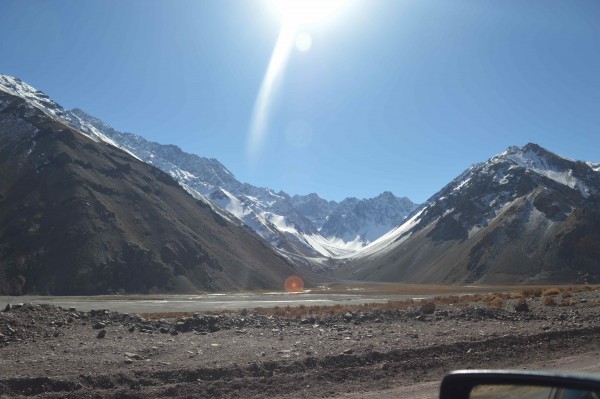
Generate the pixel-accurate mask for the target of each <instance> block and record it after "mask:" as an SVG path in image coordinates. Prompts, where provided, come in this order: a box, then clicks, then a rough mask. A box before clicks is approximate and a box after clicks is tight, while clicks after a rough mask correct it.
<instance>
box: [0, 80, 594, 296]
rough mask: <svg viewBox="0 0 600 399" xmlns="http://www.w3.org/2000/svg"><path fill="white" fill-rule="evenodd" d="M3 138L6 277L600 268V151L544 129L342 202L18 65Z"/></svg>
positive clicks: (106, 287) (588, 272) (211, 279)
mask: <svg viewBox="0 0 600 399" xmlns="http://www.w3.org/2000/svg"><path fill="white" fill-rule="evenodd" d="M0 140H1V141H0V204H2V206H1V207H0V293H7V292H12V293H21V292H38V293H84V292H85V293H106V292H109V291H123V292H149V291H152V290H159V291H160V290H180V291H185V290H186V289H187V290H191V289H196V288H198V289H207V290H220V289H244V288H257V287H258V288H259V287H276V286H278V284H279V286H280V284H281V279H282V278H284V276H286V275H289V274H291V273H300V274H302V273H305V274H304V275H305V276H307V277H308V278H309V280H310V278H311V274H310V272H308V271H307V270H312V271H321V272H324V273H327V274H332V275H333V276H335V277H337V278H344V279H358V280H372V281H403V282H420V283H468V284H473V283H490V284H493V283H521V282H523V283H524V282H529V283H538V282H539V283H545V282H598V281H600V165H599V164H596V163H593V162H582V161H574V160H569V159H566V158H563V157H560V156H559V155H556V154H554V153H552V152H550V151H547V150H545V149H544V148H542V147H540V146H538V145H536V144H527V145H525V146H524V147H510V148H509V149H507V150H506V151H504V152H502V153H501V154H499V155H497V156H495V157H493V158H491V159H490V160H488V161H487V162H484V163H481V164H476V165H473V166H472V167H470V168H469V169H467V170H466V171H465V172H464V173H462V174H461V175H460V176H458V177H457V178H456V179H454V180H453V181H452V182H450V183H449V184H448V185H447V186H446V187H444V188H443V189H442V190H441V191H440V192H438V193H437V194H435V195H434V196H433V197H431V198H430V199H429V200H428V201H427V202H426V203H424V204H421V205H418V204H414V203H412V202H411V201H410V200H409V199H407V198H399V197H396V196H394V195H393V194H392V193H390V192H384V193H382V194H381V195H379V196H377V197H375V198H371V199H356V198H347V199H345V200H343V201H341V202H339V203H338V202H335V201H327V200H325V199H323V198H320V197H319V196H318V195H317V194H309V195H288V194H287V193H284V192H277V193H276V192H274V191H273V190H269V189H268V188H260V187H255V186H252V185H250V184H247V183H242V182H239V181H238V180H237V179H236V178H235V177H234V175H233V174H232V173H231V172H230V171H229V170H227V168H225V167H224V166H223V165H222V164H221V163H220V162H219V161H217V160H215V159H208V158H203V157H200V156H197V155H193V154H188V153H185V152H184V151H182V150H181V149H180V148H179V147H177V146H174V145H164V144H158V143H154V142H151V141H148V140H145V139H144V138H142V137H141V136H138V135H135V134H131V133H123V132H118V131H116V130H114V129H112V128H111V127H110V126H108V125H107V124H105V123H104V122H102V121H101V120H99V119H97V118H95V117H93V116H91V115H88V114H86V113H85V112H83V111H81V110H79V109H74V110H71V111H68V110H65V109H63V108H62V107H61V106H59V105H58V104H56V103H55V102H54V101H52V100H51V99H50V98H49V97H48V96H46V95H45V94H44V93H42V92H40V91H37V90H36V89H34V88H33V87H31V86H29V85H27V84H26V83H24V82H22V81H20V80H18V79H15V78H11V77H8V76H4V75H0ZM182 189H183V190H185V191H187V194H186V193H185V192H184V191H183V190H182ZM251 232H252V233H256V234H258V236H260V238H259V237H257V236H256V235H255V234H251ZM261 238H262V239H261ZM273 250H274V251H273Z"/></svg>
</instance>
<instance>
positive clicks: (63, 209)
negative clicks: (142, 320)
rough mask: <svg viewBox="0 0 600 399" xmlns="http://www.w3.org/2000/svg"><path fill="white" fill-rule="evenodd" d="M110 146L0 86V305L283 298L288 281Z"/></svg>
mask: <svg viewBox="0 0 600 399" xmlns="http://www.w3.org/2000/svg"><path fill="white" fill-rule="evenodd" d="M77 126H79V128H77ZM117 146H118V144H116V143H114V142H113V143H112V144H111V139H110V138H108V137H106V136H104V135H103V134H102V133H101V132H99V131H98V130H96V129H95V128H93V126H90V125H86V124H84V123H83V122H82V121H81V120H78V119H77V118H76V117H75V116H74V115H73V114H70V113H65V111H64V110H62V108H60V107H59V106H57V105H56V104H55V103H53V102H52V101H51V100H49V99H48V98H47V97H45V96H44V95H43V93H40V92H37V91H35V89H33V88H31V86H28V85H26V84H25V83H23V82H21V81H19V80H16V79H12V78H8V77H4V76H2V77H1V78H0V295H3V294H22V293H39V294H57V295H58V294H106V293H110V292H139V293H148V292H154V291H187V292H189V291H194V290H211V291H214V290H236V289H281V287H282V285H283V281H284V280H285V278H286V277H288V276H290V275H293V274H298V270H296V269H295V268H294V267H293V266H292V265H291V264H290V263H289V262H288V261H287V260H286V259H285V258H283V257H282V256H281V255H279V254H277V253H276V252H274V251H273V250H272V249H271V248H270V247H269V246H268V245H267V244H265V243H264V241H262V240H261V239H260V238H259V237H257V236H255V235H254V234H252V233H251V232H249V231H248V230H247V229H246V228H245V227H243V226H240V225H238V224H234V223H231V222H230V221H228V220H227V219H226V218H224V217H223V216H221V215H220V214H218V213H217V212H215V211H214V210H213V208H212V207H211V205H210V204H208V203H206V202H202V201H199V200H196V199H194V198H193V197H192V196H190V195H189V194H188V193H186V192H185V191H184V190H183V189H182V188H181V186H180V185H179V184H178V182H177V181H175V180H174V179H173V178H172V177H170V176H169V175H167V174H166V173H164V172H162V171H160V170H159V169H157V168H155V167H153V166H151V165H149V164H147V163H144V162H142V161H140V160H138V159H137V158H135V157H134V156H132V155H131V154H129V153H127V152H125V151H123V150H121V149H119V148H117Z"/></svg>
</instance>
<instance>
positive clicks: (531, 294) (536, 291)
mask: <svg viewBox="0 0 600 399" xmlns="http://www.w3.org/2000/svg"><path fill="white" fill-rule="evenodd" d="M542 292H543V291H542V289H541V288H527V289H524V290H523V291H522V292H521V294H523V296H524V297H527V298H537V297H540V296H542Z"/></svg>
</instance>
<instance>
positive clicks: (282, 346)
mask: <svg viewBox="0 0 600 399" xmlns="http://www.w3.org/2000/svg"><path fill="white" fill-rule="evenodd" d="M517 302H518V300H517V299H514V300H505V301H503V302H502V304H501V305H500V306H498V304H496V306H498V307H499V308H498V309H493V308H490V307H489V304H488V303H483V302H476V303H460V304H437V305H436V306H435V309H425V308H423V307H421V306H420V305H415V306H413V307H411V308H407V309H401V310H393V309H388V310H374V311H363V312H346V313H341V314H336V315H327V314H324V315H311V314H306V315H305V316H303V317H297V318H293V319H284V318H278V317H274V316H264V315H258V314H254V313H253V312H252V311H251V310H250V311H248V312H239V313H236V314H222V315H203V314H196V315H194V316H193V317H187V318H184V319H178V320H177V319H172V320H171V319H164V320H151V319H144V318H142V317H140V316H137V315H127V314H121V313H116V312H109V311H103V310H96V311H91V312H80V311H77V310H76V309H63V308H60V307H55V306H50V305H28V304H22V305H16V304H13V306H11V307H9V308H7V309H5V310H4V311H2V312H0V397H2V398H12V397H25V396H27V397H37V398H59V397H60V398H62V397H66V398H148V397H173V398H186V397H190V398H191V397H193V398H202V397H215V398H284V397H285V398H309V397H310V398H313V397H332V398H361V397H365V398H375V397H381V398H384V397H390V398H391V397H395V398H397V397H411V398H416V397H419V398H426V397H431V398H433V397H436V396H437V387H438V384H439V381H440V380H441V378H442V377H443V375H444V374H445V373H447V372H448V371H451V370H454V369H463V368H541V369H548V368H552V369H570V370H573V369H575V370H582V369H583V370H586V371H594V372H596V371H598V370H599V369H600V366H599V365H600V360H599V359H600V292H598V291H589V292H580V293H576V294H572V296H570V297H569V298H568V300H567V301H563V298H561V296H560V295H558V296H556V297H555V300H554V301H553V302H554V303H556V304H555V305H547V304H544V302H545V298H527V299H526V303H527V305H528V306H527V307H528V310H524V309H521V311H517V310H515V306H516V305H517ZM546 302H548V301H547V300H546ZM562 303H568V305H561V304H562ZM584 365H585V367H584Z"/></svg>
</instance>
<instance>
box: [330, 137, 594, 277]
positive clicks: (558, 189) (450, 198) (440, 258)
mask: <svg viewBox="0 0 600 399" xmlns="http://www.w3.org/2000/svg"><path fill="white" fill-rule="evenodd" d="M515 159H517V160H519V162H521V161H520V160H522V159H525V160H527V161H526V164H525V165H522V164H520V163H519V162H517V161H515ZM532 160H533V161H532ZM535 162H538V163H539V164H540V165H542V166H543V167H545V168H547V169H544V170H542V171H541V172H540V171H539V169H538V170H537V171H536V165H534V163H535ZM547 171H549V172H547ZM559 175H560V176H562V177H557V176H559ZM551 177H554V179H553V178H551ZM571 178H572V179H577V180H576V182H577V183H573V182H571V183H570V185H567V184H563V183H561V182H560V180H561V179H571ZM574 181H575V180H574ZM417 219H418V222H417V223H415V225H414V226H412V227H411V228H410V229H408V230H407V231H405V232H404V233H403V234H401V235H399V236H398V237H396V242H394V243H390V245H389V246H388V247H387V248H384V249H383V250H381V251H379V252H376V253H373V254H371V255H369V256H366V257H363V258H357V259H355V260H354V262H353V264H351V265H350V266H349V267H348V268H345V269H343V270H340V271H339V274H340V275H341V276H344V277H352V278H355V279H359V280H362V279H365V280H375V281H377V280H379V281H404V282H421V283H468V284H471V283H480V284H503V283H594V282H598V281H600V173H598V172H597V171H595V170H594V169H593V168H592V167H590V165H589V164H586V163H584V162H580V161H571V160H568V159H565V158H562V157H559V156H557V155H556V154H553V153H551V152H549V151H547V150H545V149H543V148H542V147H540V146H538V145H536V144H528V145H526V146H524V147H523V148H516V147H513V148H510V149H508V150H507V151H506V152H505V153H503V154H500V155H498V156H496V157H494V158H492V159H490V160H489V161H487V162H486V163H482V164H477V165H474V166H473V167H471V168H470V169H468V170H467V171H465V172H464V173H463V174H462V175H461V176H459V177H457V178H456V179H455V180H454V181H452V182H451V183H450V184H448V185H447V186H446V187H444V188H443V189H442V190H441V191H440V192H439V193H437V194H436V195H434V196H433V197H432V198H431V199H430V200H429V201H428V202H427V204H426V205H424V206H423V207H422V208H421V213H420V214H419V216H418V218H417Z"/></svg>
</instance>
